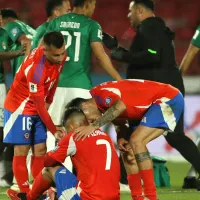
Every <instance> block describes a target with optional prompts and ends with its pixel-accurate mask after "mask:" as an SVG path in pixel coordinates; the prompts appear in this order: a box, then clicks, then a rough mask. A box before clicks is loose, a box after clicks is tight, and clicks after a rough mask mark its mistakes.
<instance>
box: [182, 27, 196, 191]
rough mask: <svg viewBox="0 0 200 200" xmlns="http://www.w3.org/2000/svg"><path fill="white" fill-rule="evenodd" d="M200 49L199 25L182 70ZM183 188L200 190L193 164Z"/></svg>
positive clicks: (185, 68) (184, 59)
mask: <svg viewBox="0 0 200 200" xmlns="http://www.w3.org/2000/svg"><path fill="white" fill-rule="evenodd" d="M199 49H200V26H198V28H197V30H196V32H195V34H194V36H193V38H192V40H191V42H190V45H189V48H188V50H187V52H186V54H185V56H184V58H183V60H182V62H181V65H180V70H181V72H182V73H185V72H186V70H187V69H188V68H189V66H190V64H191V62H192V60H193V59H194V57H195V56H196V55H197V53H198V52H199ZM197 146H198V149H200V140H199V141H198V142H197ZM183 188H185V189H187V188H197V189H198V190H200V180H198V181H196V170H195V169H194V167H193V166H191V167H190V170H189V171H188V174H187V176H186V177H185V179H184V183H183Z"/></svg>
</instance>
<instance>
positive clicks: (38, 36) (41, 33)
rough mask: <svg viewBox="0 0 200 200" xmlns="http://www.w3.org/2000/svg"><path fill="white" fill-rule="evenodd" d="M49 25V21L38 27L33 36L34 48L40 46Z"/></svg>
mask: <svg viewBox="0 0 200 200" xmlns="http://www.w3.org/2000/svg"><path fill="white" fill-rule="evenodd" d="M48 25H49V22H45V23H43V24H41V25H40V26H39V27H38V28H37V29H36V34H35V35H34V37H33V45H32V47H33V48H36V47H38V45H39V44H40V41H41V39H42V38H43V36H44V34H45V33H46V31H47V27H48Z"/></svg>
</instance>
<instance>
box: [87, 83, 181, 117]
mask: <svg viewBox="0 0 200 200" xmlns="http://www.w3.org/2000/svg"><path fill="white" fill-rule="evenodd" d="M90 93H91V95H92V97H93V98H94V99H95V101H96V104H97V106H98V108H99V109H100V110H101V111H102V112H103V113H104V112H105V111H106V110H107V109H108V108H109V107H111V106H112V105H113V103H114V102H115V101H116V100H122V101H123V102H124V104H125V105H126V108H127V109H126V111H125V112H124V113H123V114H122V115H121V116H120V118H124V119H138V120H139V119H142V117H143V116H144V114H145V113H146V111H147V110H148V108H149V107H150V106H151V105H152V104H160V103H165V102H167V101H169V100H170V99H172V98H173V97H175V96H176V95H177V94H178V93H179V90H178V89H176V88H174V87H173V86H171V85H167V84H162V83H158V82H153V81H146V80H139V79H138V80H137V79H127V80H122V81H113V82H106V83H103V84H101V85H98V86H97V87H94V88H93V89H91V91H90Z"/></svg>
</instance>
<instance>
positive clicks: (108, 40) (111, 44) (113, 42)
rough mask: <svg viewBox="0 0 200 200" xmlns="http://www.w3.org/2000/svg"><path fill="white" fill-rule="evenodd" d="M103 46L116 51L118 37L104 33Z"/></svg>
mask: <svg viewBox="0 0 200 200" xmlns="http://www.w3.org/2000/svg"><path fill="white" fill-rule="evenodd" d="M103 44H104V45H105V46H106V47H107V48H108V49H114V48H117V46H118V41H117V38H116V36H114V37H113V36H111V35H109V34H108V33H103Z"/></svg>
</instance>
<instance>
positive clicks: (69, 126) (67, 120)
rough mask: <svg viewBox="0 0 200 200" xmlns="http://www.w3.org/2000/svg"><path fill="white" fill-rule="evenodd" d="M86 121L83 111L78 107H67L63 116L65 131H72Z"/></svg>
mask: <svg viewBox="0 0 200 200" xmlns="http://www.w3.org/2000/svg"><path fill="white" fill-rule="evenodd" d="M87 125H88V121H87V119H86V116H85V115H84V113H83V111H82V110H80V109H78V108H69V109H67V110H66V111H65V113H64V116H63V126H64V127H65V128H66V130H67V132H70V131H73V130H74V129H76V128H78V127H80V126H87Z"/></svg>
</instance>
